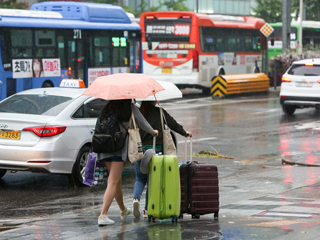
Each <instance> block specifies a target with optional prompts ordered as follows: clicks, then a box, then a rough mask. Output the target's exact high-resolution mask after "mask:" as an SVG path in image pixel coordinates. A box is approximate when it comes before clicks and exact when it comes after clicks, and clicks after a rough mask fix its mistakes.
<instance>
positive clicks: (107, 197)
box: [97, 99, 158, 226]
mask: <svg viewBox="0 0 320 240" xmlns="http://www.w3.org/2000/svg"><path fill="white" fill-rule="evenodd" d="M132 112H133V115H134V117H135V120H136V122H137V124H138V125H139V127H140V128H141V129H143V130H144V131H146V132H147V133H149V134H150V135H151V136H152V135H155V136H157V135H158V131H157V130H154V129H153V128H152V127H151V126H150V125H149V123H148V122H147V121H146V119H145V118H144V117H143V116H142V114H141V113H140V111H139V109H138V108H137V107H136V106H135V105H134V104H132V103H131V99H126V100H111V101H109V102H108V103H107V104H106V106H105V107H104V108H103V109H102V112H101V114H105V115H107V116H111V115H112V114H114V113H116V114H117V115H118V117H119V122H120V123H122V124H123V126H124V127H123V126H122V125H121V124H120V129H121V131H122V132H123V133H126V131H127V129H128V128H129V126H130V117H131V114H132ZM125 128H126V129H125ZM127 159H128V135H127V138H126V141H125V146H124V147H123V149H122V150H120V151H118V152H115V153H98V154H97V161H100V162H103V163H104V164H105V165H106V167H107V169H108V172H109V177H108V185H107V189H106V191H105V194H104V197H103V205H102V209H101V214H100V216H99V218H98V225H99V226H103V225H110V224H114V221H113V220H111V219H109V218H108V217H107V213H108V210H109V208H110V205H111V203H112V201H113V199H114V198H115V199H116V202H117V204H118V205H119V208H120V217H121V219H122V220H124V219H126V218H127V216H128V215H129V214H131V213H132V211H131V210H130V209H129V208H126V207H125V205H124V203H123V195H122V188H121V177H122V171H123V169H124V167H125V163H126V161H127Z"/></svg>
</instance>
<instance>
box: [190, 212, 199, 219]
mask: <svg viewBox="0 0 320 240" xmlns="http://www.w3.org/2000/svg"><path fill="white" fill-rule="evenodd" d="M192 218H197V219H199V218H200V214H198V213H196V214H192Z"/></svg>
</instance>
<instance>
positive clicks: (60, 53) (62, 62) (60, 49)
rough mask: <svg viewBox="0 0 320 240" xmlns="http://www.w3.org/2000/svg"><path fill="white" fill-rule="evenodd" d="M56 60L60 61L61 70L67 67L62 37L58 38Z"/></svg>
mask: <svg viewBox="0 0 320 240" xmlns="http://www.w3.org/2000/svg"><path fill="white" fill-rule="evenodd" d="M57 41H58V58H59V59H60V65H61V67H62V68H66V67H67V61H66V57H65V56H66V53H65V51H66V50H65V46H64V36H58V37H57Z"/></svg>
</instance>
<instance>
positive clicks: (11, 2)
mask: <svg viewBox="0 0 320 240" xmlns="http://www.w3.org/2000/svg"><path fill="white" fill-rule="evenodd" d="M0 8H10V9H28V8H29V2H17V1H16V0H8V1H0Z"/></svg>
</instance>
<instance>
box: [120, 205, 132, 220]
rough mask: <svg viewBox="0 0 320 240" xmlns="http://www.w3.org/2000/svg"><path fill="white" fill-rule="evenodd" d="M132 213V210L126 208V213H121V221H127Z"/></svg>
mask: <svg viewBox="0 0 320 240" xmlns="http://www.w3.org/2000/svg"><path fill="white" fill-rule="evenodd" d="M131 213H132V211H131V210H130V208H126V209H125V210H124V211H121V212H120V217H121V220H126V219H127V218H128V216H129V215H130V214H131Z"/></svg>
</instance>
